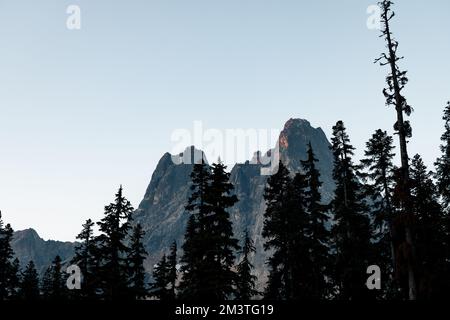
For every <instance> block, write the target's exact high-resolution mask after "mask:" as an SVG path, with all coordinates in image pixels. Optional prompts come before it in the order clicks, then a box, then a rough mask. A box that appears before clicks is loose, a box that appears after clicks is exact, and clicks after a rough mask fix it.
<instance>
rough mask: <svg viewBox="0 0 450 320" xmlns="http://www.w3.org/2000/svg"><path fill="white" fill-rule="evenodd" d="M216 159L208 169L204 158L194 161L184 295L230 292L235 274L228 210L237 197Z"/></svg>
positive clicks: (217, 296) (217, 297) (182, 285)
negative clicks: (233, 193) (197, 161)
mask: <svg viewBox="0 0 450 320" xmlns="http://www.w3.org/2000/svg"><path fill="white" fill-rule="evenodd" d="M225 169H226V167H225V166H224V165H223V164H221V163H220V161H219V163H217V164H214V165H213V166H212V169H210V168H209V167H208V166H207V165H206V164H205V163H204V161H202V163H200V164H195V165H194V168H193V171H192V174H191V179H192V186H191V191H192V193H191V196H190V198H189V200H188V205H187V206H186V210H187V211H188V212H190V213H191V216H190V218H189V221H188V225H187V229H186V234H185V243H184V245H183V251H184V255H183V258H182V260H181V262H182V268H181V271H182V274H183V276H182V280H181V283H180V286H179V288H180V293H181V296H182V298H185V299H201V300H223V299H227V298H229V297H230V296H231V294H232V293H233V284H234V281H235V280H236V275H235V273H234V271H233V270H232V268H233V265H234V260H235V256H234V250H236V249H238V247H239V246H238V241H237V240H236V239H234V238H233V228H232V224H231V221H230V216H229V213H228V208H230V207H232V206H233V205H234V204H235V202H236V201H237V198H236V196H235V195H232V191H233V185H232V184H231V183H230V182H229V173H227V172H226V171H225Z"/></svg>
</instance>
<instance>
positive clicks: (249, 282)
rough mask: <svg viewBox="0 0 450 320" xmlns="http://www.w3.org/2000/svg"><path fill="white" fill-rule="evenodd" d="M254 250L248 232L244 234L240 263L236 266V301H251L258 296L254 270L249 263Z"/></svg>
mask: <svg viewBox="0 0 450 320" xmlns="http://www.w3.org/2000/svg"><path fill="white" fill-rule="evenodd" d="M255 251H256V249H255V246H254V244H253V240H252V239H251V238H250V235H249V233H248V231H246V232H245V236H244V244H243V246H242V261H241V262H240V263H239V264H238V265H237V273H238V280H237V283H236V299H237V300H244V301H245V300H251V299H252V298H253V297H254V296H256V295H257V294H258V291H257V290H256V279H257V278H256V276H255V275H254V274H252V271H253V269H254V266H253V264H252V263H251V262H250V258H251V255H253V254H254V253H255Z"/></svg>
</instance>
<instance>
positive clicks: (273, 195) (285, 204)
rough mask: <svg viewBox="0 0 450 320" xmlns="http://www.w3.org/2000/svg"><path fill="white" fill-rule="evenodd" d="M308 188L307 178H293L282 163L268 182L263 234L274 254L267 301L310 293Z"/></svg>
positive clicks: (270, 266) (269, 263)
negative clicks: (308, 272) (307, 272)
mask: <svg viewBox="0 0 450 320" xmlns="http://www.w3.org/2000/svg"><path fill="white" fill-rule="evenodd" d="M306 187H307V183H306V180H305V176H304V175H302V174H296V175H295V177H294V178H291V177H290V173H289V171H288V169H287V168H286V167H285V166H284V164H283V163H282V162H281V161H280V163H279V165H278V171H277V173H276V174H274V175H272V176H271V177H269V179H268V181H267V186H266V189H265V193H264V199H265V200H266V205H267V208H266V211H265V213H264V218H265V220H264V226H263V233H262V235H263V237H264V238H265V239H266V243H265V244H264V248H265V250H271V251H272V252H273V255H272V256H271V257H270V258H269V259H268V265H269V268H270V270H269V281H268V285H267V287H266V292H265V296H266V298H268V299H276V300H296V299H302V298H304V297H306V296H308V294H309V293H308V289H307V287H308V282H309V280H310V279H308V275H307V274H306V272H305V270H311V269H312V268H313V267H312V265H311V260H310V257H309V253H310V252H309V247H308V240H307V238H306V237H307V232H308V228H309V227H310V224H309V221H310V220H309V215H308V213H307V212H306V207H307V204H306Z"/></svg>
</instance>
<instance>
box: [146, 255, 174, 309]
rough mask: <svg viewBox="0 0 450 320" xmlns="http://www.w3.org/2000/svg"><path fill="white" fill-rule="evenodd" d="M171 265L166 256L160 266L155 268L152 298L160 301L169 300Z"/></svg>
mask: <svg viewBox="0 0 450 320" xmlns="http://www.w3.org/2000/svg"><path fill="white" fill-rule="evenodd" d="M169 272H170V271H169V264H168V262H167V257H166V255H165V254H164V255H163V256H162V258H161V260H160V261H159V262H158V264H157V265H156V266H155V267H154V268H153V281H154V282H153V284H152V286H151V292H152V296H153V297H155V298H157V299H158V300H163V301H165V300H168V299H169V295H170V293H169V289H168V287H169V277H168V275H169Z"/></svg>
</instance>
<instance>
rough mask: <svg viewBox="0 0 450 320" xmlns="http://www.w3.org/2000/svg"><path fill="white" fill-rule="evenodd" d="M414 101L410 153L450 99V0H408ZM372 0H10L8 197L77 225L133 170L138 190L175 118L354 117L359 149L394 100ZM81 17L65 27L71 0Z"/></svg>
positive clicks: (0, 79)
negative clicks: (369, 23) (371, 22)
mask: <svg viewBox="0 0 450 320" xmlns="http://www.w3.org/2000/svg"><path fill="white" fill-rule="evenodd" d="M396 2H397V3H396V6H395V10H396V11H397V17H396V19H395V23H394V25H393V29H394V32H395V35H396V37H397V38H398V39H399V41H400V54H402V55H405V57H406V59H405V60H404V61H402V62H401V64H402V66H404V67H405V68H406V69H408V70H409V76H410V80H411V81H410V84H409V85H408V90H407V91H406V92H405V93H406V95H407V98H408V99H409V101H410V103H411V104H412V106H413V107H414V108H415V113H414V115H413V117H412V125H413V129H414V139H413V140H412V142H411V144H410V150H411V151H410V152H411V154H413V153H416V152H420V153H421V154H422V155H423V156H424V158H425V160H426V162H427V164H432V163H433V161H434V160H435V158H436V157H437V156H438V145H439V137H440V135H441V133H442V128H443V123H442V121H441V113H442V109H443V107H444V105H445V103H446V101H447V100H450V63H449V61H448V59H449V53H450V41H449V36H450V19H449V18H450V16H449V14H450V2H449V1H448V0H430V1H410V0H408V1H406V0H398V1H396ZM374 3H375V1H364V0H344V1H335V0H320V1H300V0H291V1H288V0H145V1H137V0H127V1H124V0H122V1H116V0H114V1H112V0H109V1H106V0H95V1H92V0H70V1H65V0H52V1H51V0H41V1H34V0H29V1H25V0H0V208H1V209H2V211H3V214H4V218H5V220H7V221H8V222H11V223H12V224H13V227H14V228H15V229H23V228H27V227H33V228H35V229H37V231H38V232H39V233H40V234H41V235H42V236H43V237H44V238H46V239H48V238H53V239H61V240H73V239H74V237H75V235H76V234H77V233H78V231H79V229H80V226H81V223H82V222H83V221H84V220H85V219H87V218H89V217H90V218H93V219H96V220H97V219H99V218H100V217H101V216H102V214H103V206H104V205H105V204H107V203H109V202H110V201H111V200H112V199H113V195H114V193H115V191H116V189H117V188H118V186H119V185H120V184H123V185H124V187H125V193H126V195H127V196H128V197H129V198H130V200H131V201H132V203H133V205H134V206H135V207H137V206H138V204H139V201H140V200H141V198H142V196H143V194H144V192H145V189H146V187H147V184H148V183H149V181H150V177H151V174H152V172H153V169H154V168H155V165H156V164H157V162H158V160H159V158H160V157H161V156H162V154H163V153H164V152H166V151H170V150H171V149H172V147H173V143H172V142H171V141H170V136H171V133H172V132H173V130H175V129H177V128H188V129H189V128H191V127H192V123H193V121H194V120H202V121H203V122H204V124H205V126H207V127H208V128H219V129H220V128H268V129H270V128H281V127H282V126H283V124H284V122H285V121H286V120H287V119H289V118H291V117H300V118H306V119H308V120H309V121H310V122H311V123H312V124H313V125H314V126H320V127H322V128H323V130H324V131H325V132H326V133H327V134H328V135H329V134H330V131H331V127H332V125H333V124H334V123H335V122H336V120H339V119H342V120H344V121H345V123H346V125H347V127H348V129H349V133H350V135H351V138H352V142H353V144H354V145H355V146H356V147H357V148H358V153H357V154H358V156H359V155H361V153H362V150H363V148H364V143H365V141H366V140H367V139H368V138H369V137H370V135H371V134H372V133H373V131H374V130H375V129H377V128H383V129H387V130H389V131H391V128H392V124H393V122H394V112H393V110H392V109H388V108H386V107H385V106H384V98H383V96H382V94H381V90H382V88H383V86H384V78H385V75H386V72H387V70H386V69H383V68H381V67H378V66H376V65H374V64H373V63H372V62H373V60H374V58H376V57H377V56H378V54H379V53H380V52H381V51H382V50H383V48H384V43H383V42H382V39H380V38H378V33H377V32H376V31H373V30H368V29H367V27H366V20H367V17H368V15H367V14H366V9H367V7H368V6H369V5H371V4H374ZM71 4H77V5H79V6H80V8H81V14H82V28H81V30H79V31H69V30H67V28H66V19H67V16H68V15H67V14H66V8H67V7H68V6H69V5H71Z"/></svg>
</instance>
